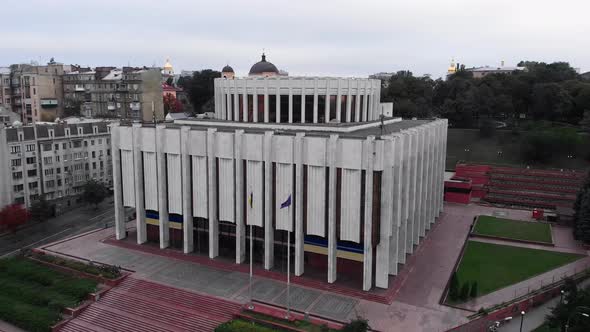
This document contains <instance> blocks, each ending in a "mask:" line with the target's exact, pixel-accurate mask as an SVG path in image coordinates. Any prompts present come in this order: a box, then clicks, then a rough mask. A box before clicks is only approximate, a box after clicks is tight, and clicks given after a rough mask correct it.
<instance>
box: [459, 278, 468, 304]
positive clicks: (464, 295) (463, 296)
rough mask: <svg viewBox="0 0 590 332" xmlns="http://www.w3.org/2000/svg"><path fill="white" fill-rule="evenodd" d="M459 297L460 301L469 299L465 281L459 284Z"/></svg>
mask: <svg viewBox="0 0 590 332" xmlns="http://www.w3.org/2000/svg"><path fill="white" fill-rule="evenodd" d="M459 299H460V300H462V301H466V300H467V299H469V282H465V283H463V285H462V286H461V292H460V293H459Z"/></svg>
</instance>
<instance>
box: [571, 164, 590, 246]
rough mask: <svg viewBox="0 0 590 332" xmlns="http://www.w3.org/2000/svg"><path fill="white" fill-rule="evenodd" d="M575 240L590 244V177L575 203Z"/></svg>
mask: <svg viewBox="0 0 590 332" xmlns="http://www.w3.org/2000/svg"><path fill="white" fill-rule="evenodd" d="M589 175H590V174H589ZM574 238H576V239H577V240H581V241H584V242H586V243H590V177H588V178H587V179H586V182H585V183H584V185H583V186H582V188H580V191H579V192H578V194H577V196H576V201H575V202H574Z"/></svg>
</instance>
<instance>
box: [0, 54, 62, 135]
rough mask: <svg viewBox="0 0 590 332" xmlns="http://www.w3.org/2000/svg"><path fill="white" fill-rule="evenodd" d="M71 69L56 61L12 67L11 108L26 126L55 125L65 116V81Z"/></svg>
mask: <svg viewBox="0 0 590 332" xmlns="http://www.w3.org/2000/svg"><path fill="white" fill-rule="evenodd" d="M71 69H72V67H71V66H69V65H63V64H61V63H57V62H55V61H51V62H49V63H48V64H47V65H44V66H37V65H29V64H17V65H12V66H10V90H11V96H10V101H11V106H12V110H13V111H14V112H16V113H19V114H21V117H22V122H23V123H25V124H30V123H33V122H38V121H53V120H54V119H55V118H57V117H59V116H60V115H61V114H62V113H63V88H62V77H63V75H64V73H67V72H69V71H71ZM5 101H6V98H5Z"/></svg>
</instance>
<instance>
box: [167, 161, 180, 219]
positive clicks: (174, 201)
mask: <svg viewBox="0 0 590 332" xmlns="http://www.w3.org/2000/svg"><path fill="white" fill-rule="evenodd" d="M166 163H167V164H166V170H167V173H168V212H169V213H176V214H182V173H181V170H180V155H178V154H167V155H166Z"/></svg>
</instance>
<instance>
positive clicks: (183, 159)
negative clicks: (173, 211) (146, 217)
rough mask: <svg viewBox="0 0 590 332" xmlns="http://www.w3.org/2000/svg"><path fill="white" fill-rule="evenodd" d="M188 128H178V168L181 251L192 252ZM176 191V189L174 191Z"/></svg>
mask: <svg viewBox="0 0 590 332" xmlns="http://www.w3.org/2000/svg"><path fill="white" fill-rule="evenodd" d="M190 131H191V129H190V127H188V126H182V127H181V128H180V168H181V170H182V173H181V174H182V251H183V252H184V253H185V254H188V253H189V252H193V250H194V248H193V247H194V241H193V233H194V232H193V199H192V198H193V196H192V183H193V181H192V170H191V156H190V154H189V152H190V146H191V141H190ZM176 190H178V189H176Z"/></svg>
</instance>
